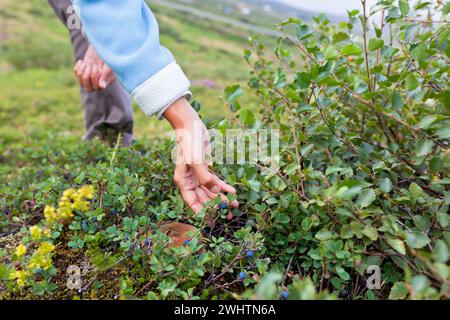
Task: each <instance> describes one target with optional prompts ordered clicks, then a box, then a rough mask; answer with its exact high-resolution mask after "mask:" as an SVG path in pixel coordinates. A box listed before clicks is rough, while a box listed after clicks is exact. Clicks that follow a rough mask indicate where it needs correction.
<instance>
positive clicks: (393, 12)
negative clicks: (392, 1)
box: [386, 7, 402, 22]
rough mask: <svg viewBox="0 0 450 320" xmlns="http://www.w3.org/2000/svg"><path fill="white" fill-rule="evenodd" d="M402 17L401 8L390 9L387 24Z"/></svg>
mask: <svg viewBox="0 0 450 320" xmlns="http://www.w3.org/2000/svg"><path fill="white" fill-rule="evenodd" d="M401 16H402V13H401V11H400V8H398V7H390V8H389V12H388V15H387V16H386V22H393V21H394V20H396V19H398V18H400V17H401Z"/></svg>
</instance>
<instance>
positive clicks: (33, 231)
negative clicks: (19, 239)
mask: <svg viewBox="0 0 450 320" xmlns="http://www.w3.org/2000/svg"><path fill="white" fill-rule="evenodd" d="M30 235H31V239H33V240H34V241H39V240H40V239H41V236H42V230H41V228H39V227H38V226H32V227H30Z"/></svg>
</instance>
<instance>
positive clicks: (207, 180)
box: [191, 164, 220, 194]
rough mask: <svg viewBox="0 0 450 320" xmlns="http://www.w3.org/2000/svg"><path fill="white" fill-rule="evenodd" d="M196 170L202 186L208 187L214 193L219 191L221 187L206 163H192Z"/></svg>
mask: <svg viewBox="0 0 450 320" xmlns="http://www.w3.org/2000/svg"><path fill="white" fill-rule="evenodd" d="M191 167H192V169H193V170H194V172H195V175H196V177H197V180H198V182H199V183H200V185H201V186H203V187H205V188H207V189H208V190H209V191H210V192H212V193H215V194H217V193H219V192H220V187H219V186H218V185H217V181H216V179H215V176H214V175H213V174H212V173H211V172H209V169H208V166H207V165H206V164H193V165H191Z"/></svg>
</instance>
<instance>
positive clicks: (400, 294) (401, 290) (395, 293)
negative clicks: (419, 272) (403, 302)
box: [389, 282, 409, 300]
mask: <svg viewBox="0 0 450 320" xmlns="http://www.w3.org/2000/svg"><path fill="white" fill-rule="evenodd" d="M408 292H409V291H408V289H407V288H406V285H405V283H404V282H396V283H394V285H393V286H392V288H391V293H389V299H391V300H400V299H405V298H406V296H407V295H408Z"/></svg>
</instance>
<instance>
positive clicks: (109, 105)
mask: <svg viewBox="0 0 450 320" xmlns="http://www.w3.org/2000/svg"><path fill="white" fill-rule="evenodd" d="M48 2H49V4H50V5H51V6H52V7H53V10H54V11H55V13H56V14H57V16H58V17H59V19H60V20H61V21H62V22H63V23H64V25H67V19H68V18H69V16H70V14H69V13H70V12H71V11H69V13H68V7H69V6H71V5H72V2H71V0H48ZM69 32H70V38H71V41H72V45H73V47H74V53H75V61H78V60H82V59H83V58H84V55H85V53H86V50H87V48H88V46H89V42H88V41H87V40H86V38H85V37H84V36H83V34H82V31H81V30H80V29H72V30H69ZM80 94H81V100H82V103H83V106H84V119H85V123H86V134H85V135H84V137H83V139H84V140H92V139H94V138H96V137H98V138H100V139H102V140H105V141H107V142H109V143H110V144H114V143H115V142H116V140H117V136H118V134H119V133H121V134H122V140H121V145H122V146H130V145H131V142H132V140H133V122H134V120H133V109H132V106H131V100H130V97H129V94H128V92H127V91H126V90H125V89H124V88H123V87H122V85H121V84H120V82H119V81H118V80H115V81H114V82H113V83H111V84H110V85H109V86H108V87H107V88H106V89H104V90H102V91H93V92H88V91H86V90H85V89H84V88H81V87H80Z"/></svg>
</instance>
